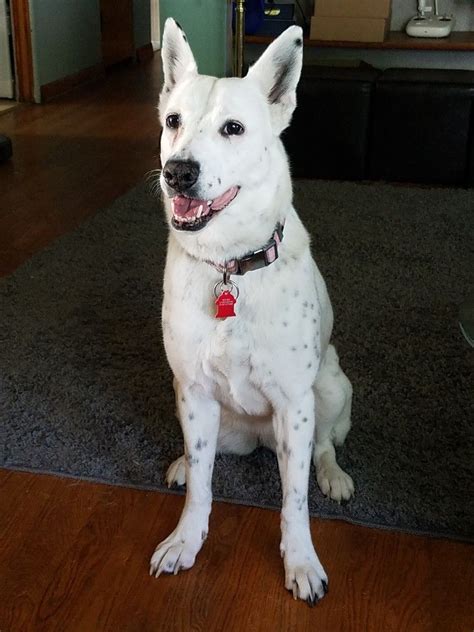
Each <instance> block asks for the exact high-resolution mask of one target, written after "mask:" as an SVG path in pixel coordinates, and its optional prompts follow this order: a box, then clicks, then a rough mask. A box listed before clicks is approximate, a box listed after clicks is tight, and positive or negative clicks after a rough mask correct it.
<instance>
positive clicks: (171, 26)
mask: <svg viewBox="0 0 474 632" xmlns="http://www.w3.org/2000/svg"><path fill="white" fill-rule="evenodd" d="M161 58H162V60H163V74H164V77H165V82H164V85H163V90H162V93H161V95H162V97H163V96H165V95H166V94H168V93H169V92H171V90H172V89H173V88H174V86H175V85H176V84H177V83H178V81H180V79H181V78H182V77H184V75H186V74H196V73H197V66H196V61H195V59H194V56H193V54H192V52H191V48H190V46H189V44H188V40H187V38H186V35H185V33H184V31H183V29H182V28H181V27H180V25H179V24H178V23H177V22H176V21H175V20H173V18H168V19H167V20H166V22H165V28H164V31H163V43H162V48H161Z"/></svg>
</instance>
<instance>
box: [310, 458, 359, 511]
mask: <svg viewBox="0 0 474 632" xmlns="http://www.w3.org/2000/svg"><path fill="white" fill-rule="evenodd" d="M317 479H318V485H319V487H320V489H321V491H322V492H323V494H324V495H325V496H329V498H332V499H333V500H335V501H336V502H338V503H340V502H341V501H343V500H349V499H350V498H351V497H352V496H353V495H354V482H353V480H352V478H351V477H350V476H349V474H346V473H345V472H344V470H343V469H342V468H340V467H339V465H338V464H337V463H334V464H331V465H321V466H320V467H319V468H318V470H317Z"/></svg>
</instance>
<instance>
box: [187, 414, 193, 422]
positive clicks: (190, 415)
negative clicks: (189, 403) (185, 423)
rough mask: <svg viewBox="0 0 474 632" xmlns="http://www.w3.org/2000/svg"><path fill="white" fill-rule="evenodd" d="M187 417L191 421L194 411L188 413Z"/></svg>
mask: <svg viewBox="0 0 474 632" xmlns="http://www.w3.org/2000/svg"><path fill="white" fill-rule="evenodd" d="M188 419H189V421H192V420H193V419H194V413H189V415H188Z"/></svg>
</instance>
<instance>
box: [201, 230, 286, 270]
mask: <svg viewBox="0 0 474 632" xmlns="http://www.w3.org/2000/svg"><path fill="white" fill-rule="evenodd" d="M283 228H284V222H283V223H280V222H278V223H277V225H276V226H275V230H274V231H273V234H272V236H271V237H270V239H269V240H268V241H267V243H266V244H265V245H263V246H262V247H261V248H257V249H256V250H253V251H251V252H248V253H247V254H246V255H244V256H243V257H240V258H239V259H236V258H234V259H230V260H229V261H226V262H225V263H216V262H214V261H209V260H207V263H209V264H210V265H211V266H213V267H214V268H216V270H218V271H219V272H222V273H224V274H226V275H229V276H230V275H231V274H237V275H239V276H242V275H243V274H246V273H247V272H251V271H252V270H259V269H260V268H264V267H266V266H269V265H270V264H271V263H273V262H274V261H276V260H277V259H278V246H279V245H280V243H281V242H282V239H283Z"/></svg>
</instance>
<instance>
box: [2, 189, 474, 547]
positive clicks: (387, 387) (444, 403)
mask: <svg viewBox="0 0 474 632" xmlns="http://www.w3.org/2000/svg"><path fill="white" fill-rule="evenodd" d="M295 203H296V207H297V208H298V209H299V212H300V214H301V216H302V218H303V219H304V221H305V223H306V226H307V227H308V229H309V230H310V231H311V233H312V236H313V249H314V254H315V257H316V260H317V262H318V265H319V267H320V269H321V271H322V272H323V274H324V276H325V278H326V280H327V283H328V286H329V290H330V294H331V296H332V300H333V303H334V308H335V314H336V323H335V332H334V340H335V343H336V345H337V348H338V351H339V354H340V357H341V363H342V365H343V367H344V369H345V371H346V373H347V375H348V376H349V377H350V379H351V380H352V383H353V385H354V407H353V429H352V431H351V433H350V434H349V436H348V439H347V442H346V445H345V446H344V447H343V448H342V449H340V450H339V460H340V463H341V465H342V466H343V467H344V468H346V469H347V470H348V471H349V472H350V473H351V475H352V476H353V478H354V480H355V483H356V496H355V498H354V499H353V500H352V501H351V502H350V503H348V504H347V505H345V506H339V505H337V504H336V503H334V502H332V501H328V500H326V499H325V498H324V497H323V496H322V494H321V493H320V491H319V489H318V487H317V485H316V483H315V475H314V471H312V475H311V485H310V496H309V497H310V510H311V513H312V515H314V516H321V517H326V518H341V519H344V520H348V521H351V522H354V523H359V524H366V525H371V526H377V527H381V528H389V529H399V530H405V531H413V532H417V533H428V534H431V535H437V536H446V537H453V538H457V539H462V540H469V539H470V538H472V536H473V534H474V509H473V499H474V488H473V485H474V484H473V480H474V477H473V470H472V466H473V462H474V453H473V444H474V440H473V424H474V414H473V413H474V410H473V395H474V383H473V365H474V363H473V360H474V353H473V350H472V349H471V348H470V347H469V345H468V344H467V342H466V341H465V339H464V337H463V336H462V334H461V332H460V328H459V325H458V322H457V316H458V308H459V305H460V304H461V303H462V301H463V299H464V297H465V296H466V295H467V294H468V292H469V291H470V290H471V289H472V287H474V279H473V278H472V277H471V278H470V274H471V273H472V272H473V271H474V256H473V241H472V237H473V234H474V194H473V193H472V192H470V191H466V190H449V189H420V188H408V187H395V186H389V185H382V184H370V185H365V184H352V183H338V182H314V181H299V182H296V184H295ZM166 238H167V229H166V227H165V224H164V221H163V217H162V212H161V209H160V205H159V203H158V202H157V201H156V200H155V199H153V198H152V197H151V196H150V195H149V194H148V192H147V190H146V187H145V186H140V187H138V188H136V189H134V190H132V191H130V192H129V193H128V194H127V195H125V196H124V197H122V198H120V199H118V200H117V201H116V202H115V203H114V204H113V205H112V206H111V207H110V208H108V209H106V210H104V211H101V212H99V213H98V214H97V215H96V216H95V217H94V218H93V219H92V220H90V221H88V222H87V223H85V224H84V225H83V226H82V227H81V228H80V229H79V230H77V231H76V232H75V233H73V234H71V235H68V236H65V237H63V238H61V239H59V240H58V241H57V242H55V243H54V244H53V245H52V246H51V247H50V248H48V249H47V250H45V251H43V252H41V253H39V254H38V255H36V256H35V257H33V258H32V259H31V260H30V261H28V262H27V263H26V264H25V265H23V266H22V267H21V268H20V269H19V270H17V271H16V272H15V273H14V274H12V275H11V276H9V277H7V278H5V279H3V280H0V432H1V434H2V437H1V442H0V450H1V452H0V465H1V466H3V467H5V468H11V469H19V470H29V471H35V472H49V473H55V474H58V475H66V476H74V477H79V478H83V479H89V480H95V481H102V482H105V483H111V484H118V485H126V486H136V487H141V488H147V489H148V488H149V489H157V490H165V489H166V488H165V485H164V476H165V472H166V468H167V466H168V464H169V463H170V462H171V461H172V460H173V459H175V458H176V457H178V456H179V455H180V454H181V453H182V438H181V433H180V429H179V425H178V422H177V421H176V419H175V417H174V399H173V391H172V383H171V374H170V371H169V369H168V365H167V362H166V358H165V355H164V351H163V347H162V341H161V328H160V305H161V299H162V296H161V283H162V281H161V277H162V272H163V264H164V254H165V246H166ZM214 492H215V497H216V498H218V499H224V500H229V501H233V502H238V503H243V504H250V505H258V506H263V507H272V508H277V507H279V505H280V497H281V489H280V484H279V479H278V470H277V463H276V458H275V456H274V455H273V454H272V453H271V452H269V451H267V450H264V449H259V450H257V451H256V452H254V453H253V454H252V455H250V456H248V457H234V456H219V457H217V462H216V469H215V478H214Z"/></svg>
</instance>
